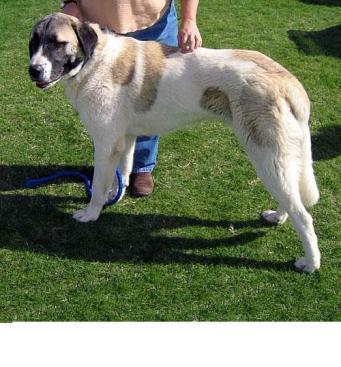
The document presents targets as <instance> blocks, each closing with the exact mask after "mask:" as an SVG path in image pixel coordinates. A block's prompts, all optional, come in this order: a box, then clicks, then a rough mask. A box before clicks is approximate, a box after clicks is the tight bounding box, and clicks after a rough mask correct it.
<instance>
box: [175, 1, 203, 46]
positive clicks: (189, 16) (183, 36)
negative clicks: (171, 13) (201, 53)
mask: <svg viewBox="0 0 341 367" xmlns="http://www.w3.org/2000/svg"><path fill="white" fill-rule="evenodd" d="M198 4H199V0H180V6H181V23H180V29H179V36H178V41H179V47H180V48H181V51H182V52H192V51H194V50H195V49H196V48H198V47H201V44H202V39H201V35H200V32H199V29H198V27H197V21H196V19H197V9H198Z"/></svg>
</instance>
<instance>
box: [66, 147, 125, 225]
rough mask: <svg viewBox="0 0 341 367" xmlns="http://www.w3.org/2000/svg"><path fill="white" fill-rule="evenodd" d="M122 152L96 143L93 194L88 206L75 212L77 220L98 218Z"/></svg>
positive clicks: (83, 220) (74, 216) (86, 220)
mask: <svg viewBox="0 0 341 367" xmlns="http://www.w3.org/2000/svg"><path fill="white" fill-rule="evenodd" d="M104 145H105V144H104ZM115 148H116V147H115ZM120 152H121V150H120V149H104V148H103V147H102V146H100V145H97V146H96V144H95V159H94V161H95V162H94V166H95V167H94V179H93V183H92V196H91V200H90V203H89V205H88V206H87V207H86V208H84V209H81V210H77V211H76V212H75V213H74V214H73V218H74V219H76V220H77V221H79V222H89V221H95V220H97V219H98V217H99V215H100V213H101V210H102V208H103V206H104V204H105V203H106V201H107V198H108V192H109V190H110V188H111V187H112V184H113V180H114V172H115V170H116V167H117V165H118V162H119V158H120Z"/></svg>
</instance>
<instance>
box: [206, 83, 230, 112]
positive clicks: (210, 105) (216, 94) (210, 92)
mask: <svg viewBox="0 0 341 367" xmlns="http://www.w3.org/2000/svg"><path fill="white" fill-rule="evenodd" d="M200 105H201V107H202V108H203V109H205V110H208V111H210V112H213V113H215V114H216V115H219V116H221V117H227V118H231V109H230V101H229V99H228V97H227V95H226V94H225V93H224V92H222V91H221V90H220V89H219V88H214V87H210V88H207V89H206V90H205V91H204V93H203V95H202V97H201V99H200Z"/></svg>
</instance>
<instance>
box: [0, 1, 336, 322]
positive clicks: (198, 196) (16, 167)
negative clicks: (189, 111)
mask: <svg viewBox="0 0 341 367" xmlns="http://www.w3.org/2000/svg"><path fill="white" fill-rule="evenodd" d="M340 5H341V2H340V1H332V0H329V1H327V0H318V1H317V0H316V1H313V0H309V1H308V0H302V1H300V0H272V1H268V0H256V1H255V0H237V1H235V0H201V1H200V12H199V27H200V30H201V32H202V36H203V39H204V46H205V47H213V48H247V49H256V50H259V51H261V52H263V53H265V54H267V55H269V56H271V57H272V58H274V59H275V60H277V61H279V62H280V63H281V64H283V65H284V66H285V67H287V68H288V69H289V70H290V71H292V72H293V73H294V74H295V75H296V76H297V77H298V78H299V79H300V80H301V81H302V83H303V84H304V85H305V87H306V89H307V91H308V94H309V95H310V98H311V101H312V116H311V129H312V134H313V152H314V158H315V172H316V176H317V180H318V184H319V188H320V191H321V200H320V202H319V204H318V205H316V206H315V207H314V208H313V209H312V210H311V212H312V215H313V217H314V220H315V226H316V231H317V234H318V237H319V241H320V242H319V243H320V249H321V252H322V268H321V271H320V272H319V273H315V274H312V275H307V274H300V273H298V272H295V271H294V270H293V260H294V259H295V258H296V257H298V256H301V255H302V253H303V249H302V245H301V243H300V241H299V239H298V237H297V235H296V233H295V232H294V230H293V228H292V225H291V223H290V222H288V223H286V224H284V225H283V226H281V227H271V226H267V225H265V224H264V223H263V222H262V221H261V220H260V219H259V213H260V212H261V211H262V210H264V209H268V208H271V207H275V205H276V204H275V202H274V201H273V199H272V198H271V197H270V195H269V194H268V193H267V192H266V191H265V189H264V188H263V186H262V185H261V183H260V181H259V180H258V179H257V177H256V175H255V173H254V170H253V169H252V167H251V165H250V163H249V162H248V160H247V159H246V156H245V154H244V153H243V151H242V150H241V148H240V146H239V145H238V143H237V141H236V139H235V138H234V136H233V135H232V133H231V132H230V131H229V130H227V129H225V128H224V127H223V126H222V125H221V124H220V123H218V122H213V123H210V124H207V125H201V126H199V127H198V128H195V129H189V130H185V131H182V132H177V133H175V134H172V135H169V136H167V137H164V138H162V142H161V146H160V152H159V165H158V167H157V169H156V170H155V183H156V187H155V193H154V194H153V195H152V196H151V197H150V198H146V199H134V198H131V197H129V196H127V197H125V198H124V200H123V201H122V202H120V203H119V204H118V205H115V206H113V207H110V208H107V209H105V211H104V212H103V214H102V216H101V217H100V219H99V220H98V222H96V223H90V224H79V223H76V222H75V221H74V220H73V219H72V217H71V214H72V212H73V211H74V210H75V209H78V208H79V207H82V206H85V205H86V197H85V194H84V189H83V187H82V185H80V184H77V183H70V182H69V183H62V182H59V183H57V184H54V185H49V186H46V187H43V188H39V189H37V190H24V189H23V188H22V183H23V181H24V180H25V179H26V178H32V177H37V176H38V177H39V176H42V175H44V174H46V173H51V172H53V171H54V170H55V169H58V168H62V167H63V168H65V167H77V168H80V167H89V166H91V164H92V146H91V143H90V141H89V139H88V137H87V134H86V133H85V131H84V129H83V128H82V126H81V124H80V123H79V120H78V117H77V115H76V114H75V112H74V111H73V110H72V108H71V107H70V106H69V104H68V102H67V100H66V98H65V97H64V92H63V87H62V85H58V86H57V87H55V88H53V89H51V90H49V91H47V92H45V93H44V92H42V91H40V90H38V89H37V88H35V86H34V85H33V84H32V83H31V82H30V80H29V78H28V75H27V64H28V50H27V43H28V38H29V34H30V30H31V28H32V26H33V24H34V23H35V22H36V21H37V20H38V19H39V18H40V17H42V16H43V15H46V14H48V13H50V12H52V11H56V10H57V9H58V6H59V1H57V0H49V1H44V2H42V1H38V0H30V1H19V0H10V1H9V0H2V1H1V4H0V54H1V65H2V67H1V69H0V103H1V108H0V128H1V134H0V144H1V148H0V149H1V158H0V159H1V161H0V321H16V320H155V321H157V320H341V290H340V281H341V279H340V274H341V267H340V260H341V246H340V227H339V226H340V182H341V169H340V163H341V160H340V153H341V145H340V141H341V125H340V116H341V105H340V101H341V90H340V86H341V62H340V57H341V54H340V50H341V26H340V24H339V22H340V19H341V6H340Z"/></svg>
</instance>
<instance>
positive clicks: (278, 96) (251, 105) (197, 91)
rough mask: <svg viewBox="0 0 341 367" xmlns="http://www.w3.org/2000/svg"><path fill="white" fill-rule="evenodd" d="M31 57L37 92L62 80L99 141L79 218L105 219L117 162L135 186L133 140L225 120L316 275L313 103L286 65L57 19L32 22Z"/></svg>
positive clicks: (273, 214) (270, 214)
mask: <svg viewBox="0 0 341 367" xmlns="http://www.w3.org/2000/svg"><path fill="white" fill-rule="evenodd" d="M30 58H31V59H30V68H29V72H30V76H31V79H32V80H33V81H35V82H36V84H37V86H38V87H40V88H48V87H50V86H52V85H53V84H55V83H56V82H57V81H58V80H60V79H63V80H64V83H65V87H66V92H67V95H68V96H69V98H70V100H71V102H72V104H73V106H74V107H75V108H76V109H77V110H78V112H79V115H80V118H81V120H82V122H83V124H84V126H85V128H86V129H87V131H88V132H89V134H90V135H91V137H92V139H93V143H94V147H95V157H94V161H95V163H94V166H95V172H94V180H93V195H92V198H91V200H90V203H89V205H88V206H87V207H86V208H85V209H81V210H79V211H77V212H75V213H74V216H73V217H74V218H75V219H77V220H78V221H81V222H88V221H93V220H96V219H97V218H98V217H99V214H100V212H101V210H102V208H103V205H104V203H105V202H106V200H107V197H108V193H109V191H110V189H111V188H112V185H113V172H114V171H115V169H116V167H117V166H119V167H120V169H121V172H122V176H123V182H124V185H126V186H127V185H128V180H129V174H130V171H131V168H132V160H133V152H134V144H135V138H136V136H139V135H160V134H163V133H166V132H169V131H171V130H176V129H178V128H181V127H183V126H185V125H188V124H190V123H193V122H196V121H200V120H207V119H209V118H212V117H213V118H217V117H219V118H220V119H222V120H223V121H224V122H226V123H228V124H230V126H232V129H233V130H234V132H235V133H236V135H237V137H238V138H239V141H240V143H241V144H242V145H243V146H244V147H245V150H246V152H247V154H248V156H249V158H250V160H251V162H252V163H253V165H254V167H255V169H256V172H257V175H258V177H259V178H260V179H261V180H262V181H263V183H264V185H265V186H266V188H267V189H268V190H269V191H270V193H271V194H272V195H273V196H274V198H275V199H276V200H277V201H278V203H279V208H278V209H277V211H271V210H267V211H265V212H264V213H263V217H264V218H265V219H266V220H267V221H268V222H271V223H283V222H284V221H285V220H286V219H287V217H288V215H289V217H290V218H291V220H292V222H293V225H294V227H295V229H296V231H297V233H298V234H299V236H300V238H301V240H302V242H303V244H304V250H305V256H304V257H302V258H300V259H299V260H297V261H296V263H295V265H296V267H297V268H298V269H300V270H303V271H306V272H313V271H314V270H316V269H319V267H320V252H319V249H318V245H317V237H316V235H315V232H314V227H313V220H312V218H311V216H310V215H309V213H308V212H307V210H306V208H307V207H310V206H312V205H313V204H315V203H316V202H317V201H318V199H319V193H318V189H317V186H316V182H315V177H314V173H313V168H312V158H311V146H310V132H309V127H308V119H309V110H310V103H309V99H308V96H307V94H306V92H305V90H304V88H303V87H302V85H301V84H300V83H299V82H298V81H297V79H296V78H295V77H294V76H293V75H291V74H290V73H289V72H288V71H287V70H286V69H284V68H283V67H282V66H280V65H279V64H277V63H276V62H275V61H273V60H271V59H270V58H268V57H266V56H264V55H262V54H261V53H259V52H255V51H246V50H210V49H205V48H201V49H198V50H197V51H195V52H194V53H190V54H182V53H181V52H179V51H178V49H177V48H171V47H167V46H163V45H160V44H158V43H156V42H141V41H136V40H134V39H132V38H128V37H123V36H119V35H117V34H115V33H113V32H110V31H108V30H102V29H101V28H100V27H99V26H98V25H95V24H90V23H85V22H80V21H78V20H77V19H76V18H73V17H70V16H67V15H64V14H60V13H58V14H52V15H49V16H47V17H45V18H44V19H42V20H41V21H40V22H38V23H37V24H36V25H35V27H34V29H33V31H32V35H31V40H30Z"/></svg>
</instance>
